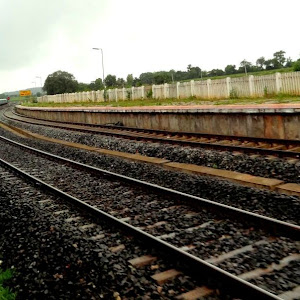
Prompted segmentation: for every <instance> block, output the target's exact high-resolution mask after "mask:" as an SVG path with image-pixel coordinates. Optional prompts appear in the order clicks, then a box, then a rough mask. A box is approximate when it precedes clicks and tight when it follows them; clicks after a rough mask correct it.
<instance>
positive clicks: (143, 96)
mask: <svg viewBox="0 0 300 300" xmlns="http://www.w3.org/2000/svg"><path fill="white" fill-rule="evenodd" d="M141 90H142V99H145V87H144V86H143V85H142V86H141Z"/></svg>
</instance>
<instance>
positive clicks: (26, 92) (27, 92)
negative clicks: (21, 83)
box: [19, 90, 31, 96]
mask: <svg viewBox="0 0 300 300" xmlns="http://www.w3.org/2000/svg"><path fill="white" fill-rule="evenodd" d="M19 93H20V96H30V95H31V91H30V90H25V91H20V92H19Z"/></svg>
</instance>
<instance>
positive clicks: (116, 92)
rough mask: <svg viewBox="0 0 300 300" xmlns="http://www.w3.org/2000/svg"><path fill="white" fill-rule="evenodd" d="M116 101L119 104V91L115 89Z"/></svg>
mask: <svg viewBox="0 0 300 300" xmlns="http://www.w3.org/2000/svg"><path fill="white" fill-rule="evenodd" d="M115 95H116V101H117V102H118V89H115Z"/></svg>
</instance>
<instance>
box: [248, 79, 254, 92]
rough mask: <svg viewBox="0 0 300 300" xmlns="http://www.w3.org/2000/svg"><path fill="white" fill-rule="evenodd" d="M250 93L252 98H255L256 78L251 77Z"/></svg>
mask: <svg viewBox="0 0 300 300" xmlns="http://www.w3.org/2000/svg"><path fill="white" fill-rule="evenodd" d="M249 91H250V97H253V96H254V76H253V75H250V76H249Z"/></svg>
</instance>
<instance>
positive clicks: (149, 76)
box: [140, 72, 154, 85]
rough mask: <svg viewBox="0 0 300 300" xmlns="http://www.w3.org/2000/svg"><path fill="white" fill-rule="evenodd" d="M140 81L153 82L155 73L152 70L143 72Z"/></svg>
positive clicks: (143, 82)
mask: <svg viewBox="0 0 300 300" xmlns="http://www.w3.org/2000/svg"><path fill="white" fill-rule="evenodd" d="M140 81H141V83H142V84H149V85H150V84H153V83H154V75H153V73H151V72H146V73H142V74H141V75H140Z"/></svg>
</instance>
